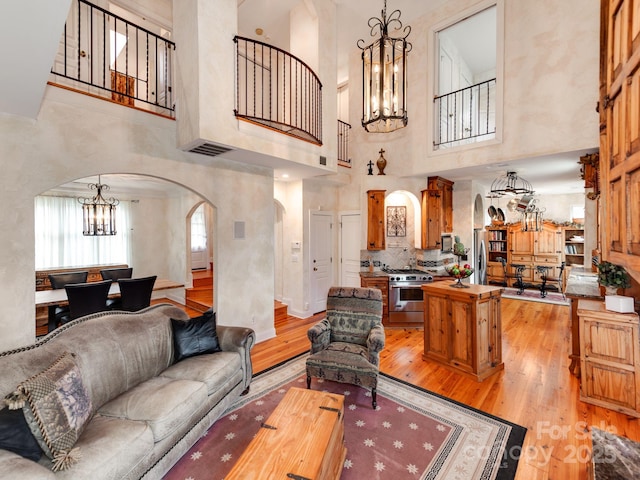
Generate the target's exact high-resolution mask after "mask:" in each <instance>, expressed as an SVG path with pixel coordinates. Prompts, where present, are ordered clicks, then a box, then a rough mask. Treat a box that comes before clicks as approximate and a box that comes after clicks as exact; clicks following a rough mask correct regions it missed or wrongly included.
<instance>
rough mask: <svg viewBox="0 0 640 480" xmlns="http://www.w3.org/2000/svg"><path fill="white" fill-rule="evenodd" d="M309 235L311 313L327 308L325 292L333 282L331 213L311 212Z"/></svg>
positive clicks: (327, 291)
mask: <svg viewBox="0 0 640 480" xmlns="http://www.w3.org/2000/svg"><path fill="white" fill-rule="evenodd" d="M309 223H310V235H309V253H310V265H309V273H310V274H309V293H310V297H311V301H310V302H309V308H310V309H311V313H318V312H322V311H323V310H326V309H327V293H329V287H331V283H332V282H333V278H332V277H333V276H332V269H331V261H332V258H331V252H332V250H333V242H332V240H331V228H332V225H333V214H332V213H330V212H311V218H310V222H309Z"/></svg>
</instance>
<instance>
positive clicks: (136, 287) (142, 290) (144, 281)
mask: <svg viewBox="0 0 640 480" xmlns="http://www.w3.org/2000/svg"><path fill="white" fill-rule="evenodd" d="M156 278H158V277H157V275H153V276H150V277H142V278H123V279H120V280H118V285H120V298H121V300H122V310H126V311H128V312H137V311H138V310H142V309H143V308H147V307H148V306H149V305H151V293H152V292H153V286H154V285H155V283H156Z"/></svg>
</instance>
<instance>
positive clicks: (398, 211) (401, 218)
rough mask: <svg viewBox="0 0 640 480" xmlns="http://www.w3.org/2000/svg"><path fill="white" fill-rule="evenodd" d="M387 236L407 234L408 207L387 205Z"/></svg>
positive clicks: (404, 235)
mask: <svg viewBox="0 0 640 480" xmlns="http://www.w3.org/2000/svg"><path fill="white" fill-rule="evenodd" d="M387 236H388V237H406V236H407V207H404V206H402V207H387Z"/></svg>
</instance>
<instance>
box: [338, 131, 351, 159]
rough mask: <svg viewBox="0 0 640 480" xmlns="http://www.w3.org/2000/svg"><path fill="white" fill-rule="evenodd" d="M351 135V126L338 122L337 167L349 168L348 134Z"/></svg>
mask: <svg viewBox="0 0 640 480" xmlns="http://www.w3.org/2000/svg"><path fill="white" fill-rule="evenodd" d="M350 133H351V125H349V124H348V123H347V122H343V121H342V120H338V165H342V166H343V167H351V158H350V157H349V134H350Z"/></svg>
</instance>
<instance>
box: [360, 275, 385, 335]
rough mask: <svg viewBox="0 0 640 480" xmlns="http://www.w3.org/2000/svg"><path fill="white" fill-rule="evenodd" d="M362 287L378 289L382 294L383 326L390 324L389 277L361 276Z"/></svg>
mask: <svg viewBox="0 0 640 480" xmlns="http://www.w3.org/2000/svg"><path fill="white" fill-rule="evenodd" d="M360 286H361V287H367V288H377V289H379V290H380V291H381V292H382V324H383V325H385V326H386V325H388V323H389V276H388V275H386V274H385V275H376V274H366V273H362V274H360Z"/></svg>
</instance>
